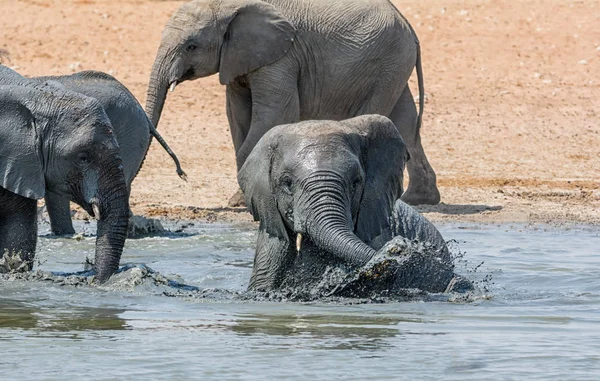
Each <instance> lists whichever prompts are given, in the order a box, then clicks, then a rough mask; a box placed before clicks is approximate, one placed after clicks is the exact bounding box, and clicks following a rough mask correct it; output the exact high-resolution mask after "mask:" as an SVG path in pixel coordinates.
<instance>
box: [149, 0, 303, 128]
mask: <svg viewBox="0 0 600 381" xmlns="http://www.w3.org/2000/svg"><path fill="white" fill-rule="evenodd" d="M294 34H295V30H294V27H293V26H292V25H291V24H290V23H289V22H288V21H287V19H286V18H285V17H284V16H283V15H282V14H281V13H280V12H279V11H278V10H277V9H276V8H275V7H273V6H272V5H270V4H268V3H266V2H263V1H260V0H195V1H191V2H189V3H186V4H184V5H183V6H181V8H179V10H177V11H176V12H175V14H174V15H173V16H172V17H171V19H170V20H169V22H168V23H167V25H166V26H165V29H164V31H163V35H162V41H161V43H160V47H159V48H158V53H157V54H156V59H155V61H154V65H153V68H152V73H151V75H150V83H149V84H148V96H147V102H146V112H147V114H148V116H149V118H150V120H151V121H152V124H153V125H154V126H157V125H158V121H159V119H160V114H161V112H162V109H163V106H164V102H165V99H166V95H167V90H168V89H169V88H170V89H171V90H173V89H174V88H175V86H176V85H177V84H178V83H181V82H183V81H187V80H194V79H197V78H201V77H206V76H209V75H212V74H215V73H217V72H219V73H220V74H219V79H220V81H221V84H224V85H226V84H228V83H229V82H231V81H232V80H233V79H235V78H236V77H239V76H242V75H244V74H247V73H249V72H251V71H253V70H256V69H258V68H260V67H262V66H265V65H268V64H270V63H272V62H275V61H277V60H278V59H279V58H281V57H282V56H283V55H284V54H285V53H286V52H287V51H288V50H289V49H290V47H291V45H292V42H293V39H294Z"/></svg>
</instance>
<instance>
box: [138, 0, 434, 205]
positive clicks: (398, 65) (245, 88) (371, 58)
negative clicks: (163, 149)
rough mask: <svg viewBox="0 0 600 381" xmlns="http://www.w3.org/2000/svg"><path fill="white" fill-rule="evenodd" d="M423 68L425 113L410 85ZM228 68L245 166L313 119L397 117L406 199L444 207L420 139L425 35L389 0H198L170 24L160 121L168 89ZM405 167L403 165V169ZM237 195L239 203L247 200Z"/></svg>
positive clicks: (155, 94) (160, 63)
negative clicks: (263, 146) (276, 133)
mask: <svg viewBox="0 0 600 381" xmlns="http://www.w3.org/2000/svg"><path fill="white" fill-rule="evenodd" d="M415 66H416V68H417V75H418V83H419V93H420V98H419V99H420V101H419V106H420V110H419V113H418V114H417V109H416V106H415V103H414V99H413V96H412V94H411V91H410V88H409V86H408V84H407V82H408V79H409V77H410V75H411V73H412V71H413V68H414V67H415ZM217 72H218V73H219V80H220V82H221V84H223V85H226V86H227V91H226V96H227V117H228V120H229V126H230V130H231V136H232V138H233V144H234V147H235V151H236V159H237V168H238V170H239V169H240V168H241V167H242V165H243V164H244V162H245V161H246V158H247V157H248V155H249V154H250V152H252V149H253V148H254V146H255V145H256V143H257V142H258V140H259V139H260V138H261V137H262V136H263V135H264V134H265V133H266V132H267V131H268V130H269V129H270V128H272V127H273V126H276V125H278V124H284V123H293V122H297V121H301V120H308V119H331V120H342V119H346V118H350V117H353V116H357V115H364V114H380V115H385V116H388V117H389V118H390V119H391V120H392V121H393V122H394V123H395V125H396V126H397V128H398V130H399V131H400V133H401V134H402V136H403V137H404V139H405V141H406V142H407V145H408V149H409V151H410V153H411V155H412V158H413V159H412V160H411V162H410V163H409V164H408V173H409V176H410V184H409V186H408V189H407V191H406V193H405V194H404V196H403V199H404V200H405V201H407V202H409V203H412V204H424V203H427V204H436V203H438V202H439V200H440V195H439V192H438V190H437V187H436V176H435V173H434V171H433V169H432V168H431V166H430V165H429V162H428V160H427V157H426V156H425V153H424V151H423V147H422V145H421V137H420V127H421V117H422V113H423V95H424V94H423V76H422V70H421V56H420V48H419V41H418V39H417V36H416V35H415V33H414V31H413V29H412V27H411V26H410V25H409V23H408V22H407V20H406V19H405V18H404V17H403V16H402V15H401V14H400V13H399V12H398V10H397V9H396V8H395V7H394V6H393V5H392V4H391V3H390V2H389V1H388V0H347V1H341V0H315V1H288V0H264V1H261V0H195V1H192V2H189V3H186V4H184V5H183V6H181V8H179V10H177V11H176V12H175V14H174V15H173V16H172V17H171V19H170V20H169V22H168V23H167V25H166V27H165V29H164V31H163V37H162V41H161V44H160V47H159V49H158V53H157V55H156V60H155V61H154V66H153V68H152V74H151V77H150V83H149V86H148V97H147V102H146V112H147V113H148V115H149V117H150V119H151V121H152V123H153V124H154V125H155V126H156V125H157V124H158V121H159V119H160V115H161V112H162V109H163V106H164V103H165V99H166V94H167V89H169V88H170V89H171V90H173V89H174V88H175V86H176V85H177V84H179V83H181V82H183V81H187V80H194V79H197V78H201V77H206V76H208V75H211V74H214V73H217ZM397 169H398V168H397ZM240 200H241V199H240V197H239V194H238V197H236V196H234V197H233V198H232V199H231V200H230V205H232V206H233V205H235V204H236V203H238V202H239V201H240Z"/></svg>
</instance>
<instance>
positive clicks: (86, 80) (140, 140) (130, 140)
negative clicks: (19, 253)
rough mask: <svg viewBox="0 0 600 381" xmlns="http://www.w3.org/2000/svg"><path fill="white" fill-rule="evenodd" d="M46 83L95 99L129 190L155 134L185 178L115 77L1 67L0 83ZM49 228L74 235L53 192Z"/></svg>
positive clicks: (64, 202)
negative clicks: (30, 74) (24, 72)
mask: <svg viewBox="0 0 600 381" xmlns="http://www.w3.org/2000/svg"><path fill="white" fill-rule="evenodd" d="M27 84H38V85H43V84H47V85H49V86H52V87H56V88H59V89H67V90H71V91H75V92H77V93H80V94H83V95H85V96H88V97H92V98H94V99H96V100H97V101H98V102H99V103H100V105H101V106H102V108H103V109H104V111H105V112H106V115H107V116H108V118H109V120H110V122H111V126H112V129H113V131H114V132H115V134H116V138H117V141H118V143H119V146H120V148H121V156H122V160H123V172H124V174H125V181H126V182H127V188H128V190H131V183H132V182H133V179H134V178H135V176H136V175H137V173H138V172H139V170H140V168H141V166H142V163H143V161H144V158H145V157H146V153H147V152H148V148H149V147H150V139H151V136H153V137H155V138H156V139H157V141H158V142H159V143H160V144H161V145H162V146H163V148H164V149H165V150H166V151H167V153H169V154H170V155H171V157H172V158H173V160H174V161H175V165H176V167H177V173H178V174H179V175H180V176H182V177H183V178H185V173H184V172H183V170H182V169H181V166H180V164H179V160H178V159H177V157H176V156H175V154H174V153H173V152H172V151H171V149H170V148H169V146H168V145H167V143H166V142H165V141H164V139H163V138H162V137H161V136H160V134H159V133H158V132H157V131H156V129H155V128H154V126H153V125H152V123H151V122H150V120H149V119H148V117H147V116H146V114H145V112H144V109H143V108H142V106H141V105H140V104H139V102H138V101H137V100H136V99H135V97H134V96H133V94H131V92H130V91H129V90H128V89H127V88H126V87H125V86H124V85H123V84H121V83H120V82H119V81H118V80H117V79H116V78H114V77H112V76H110V75H108V74H106V73H102V72H98V71H83V72H79V73H75V74H72V75H64V76H50V77H35V78H25V77H23V76H21V75H20V74H18V73H16V72H15V71H13V70H12V69H9V68H7V67H4V66H0V85H27ZM45 201H46V207H47V210H48V215H49V218H50V227H51V230H52V232H53V233H54V234H57V235H70V234H74V233H75V230H74V229H73V224H72V221H71V214H70V208H69V199H68V198H67V197H64V196H61V195H58V194H56V193H54V192H47V193H46V195H45Z"/></svg>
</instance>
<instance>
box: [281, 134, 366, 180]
mask: <svg viewBox="0 0 600 381" xmlns="http://www.w3.org/2000/svg"><path fill="white" fill-rule="evenodd" d="M303 143H304V144H299V145H297V146H296V147H295V148H294V149H292V150H290V151H288V152H289V153H290V154H285V153H284V155H283V156H284V163H285V165H286V167H288V168H299V169H300V170H302V171H308V172H309V173H310V172H313V171H321V170H331V171H334V172H345V171H348V170H350V169H352V168H354V166H355V165H356V164H357V163H358V160H357V157H356V155H355V154H354V152H353V151H352V150H351V149H349V148H348V146H347V145H346V144H343V143H342V141H341V140H339V139H336V140H332V141H327V142H322V141H304V142H303Z"/></svg>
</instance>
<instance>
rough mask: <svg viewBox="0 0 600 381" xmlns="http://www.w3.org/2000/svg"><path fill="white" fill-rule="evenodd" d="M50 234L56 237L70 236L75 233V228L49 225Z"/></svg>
mask: <svg viewBox="0 0 600 381" xmlns="http://www.w3.org/2000/svg"><path fill="white" fill-rule="evenodd" d="M51 230H52V234H53V235H54V236H56V237H72V236H74V235H75V229H73V226H71V227H51Z"/></svg>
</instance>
